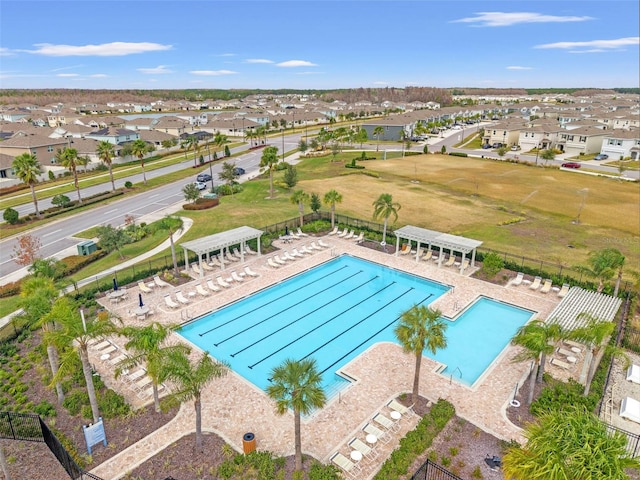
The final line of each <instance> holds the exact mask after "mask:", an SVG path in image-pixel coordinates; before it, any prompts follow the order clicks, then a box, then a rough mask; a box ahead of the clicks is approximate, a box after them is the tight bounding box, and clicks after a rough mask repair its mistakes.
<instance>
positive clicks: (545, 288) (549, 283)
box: [540, 279, 553, 293]
mask: <svg viewBox="0 0 640 480" xmlns="http://www.w3.org/2000/svg"><path fill="white" fill-rule="evenodd" d="M552 285H553V282H552V281H551V280H549V279H546V280H545V281H544V285H542V288H541V289H540V293H549V292H550V291H551V286H552Z"/></svg>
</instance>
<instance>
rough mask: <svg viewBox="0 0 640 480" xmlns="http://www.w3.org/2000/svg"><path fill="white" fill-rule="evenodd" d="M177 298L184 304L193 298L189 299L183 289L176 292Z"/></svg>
mask: <svg viewBox="0 0 640 480" xmlns="http://www.w3.org/2000/svg"><path fill="white" fill-rule="evenodd" d="M176 300H178V301H179V302H180V303H181V304H183V305H186V304H187V303H191V300H189V299H188V298H187V297H185V296H184V295H182V291H180V290H178V291H177V292H176Z"/></svg>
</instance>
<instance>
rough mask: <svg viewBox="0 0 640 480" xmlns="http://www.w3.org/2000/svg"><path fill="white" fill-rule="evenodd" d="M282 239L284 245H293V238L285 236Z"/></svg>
mask: <svg viewBox="0 0 640 480" xmlns="http://www.w3.org/2000/svg"><path fill="white" fill-rule="evenodd" d="M280 238H281V239H282V241H283V242H284V243H291V241H292V240H293V238H292V237H291V235H283V236H282V237H280Z"/></svg>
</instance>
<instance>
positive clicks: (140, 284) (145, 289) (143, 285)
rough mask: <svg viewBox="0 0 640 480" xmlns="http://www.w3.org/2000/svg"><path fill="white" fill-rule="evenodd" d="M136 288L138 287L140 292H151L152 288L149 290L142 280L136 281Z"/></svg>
mask: <svg viewBox="0 0 640 480" xmlns="http://www.w3.org/2000/svg"><path fill="white" fill-rule="evenodd" d="M138 288H139V289H140V291H141V292H142V293H151V292H152V291H153V290H151V289H150V288H149V287H147V286H146V285H145V284H144V282H138Z"/></svg>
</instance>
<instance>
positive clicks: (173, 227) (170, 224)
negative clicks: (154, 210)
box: [160, 216, 184, 276]
mask: <svg viewBox="0 0 640 480" xmlns="http://www.w3.org/2000/svg"><path fill="white" fill-rule="evenodd" d="M183 226H184V222H183V220H182V218H181V217H173V216H167V217H165V218H163V219H162V220H161V222H160V228H162V229H164V230H168V231H169V243H170V244H171V259H172V260H173V271H174V273H175V275H176V276H178V275H180V272H179V271H178V257H177V255H176V246H175V244H174V242H173V234H174V233H175V232H176V231H178V230H180V229H181V228H182V227H183Z"/></svg>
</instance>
